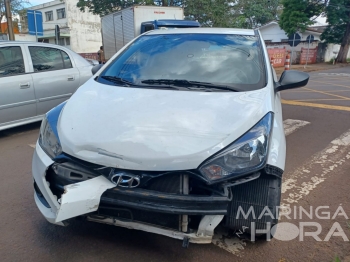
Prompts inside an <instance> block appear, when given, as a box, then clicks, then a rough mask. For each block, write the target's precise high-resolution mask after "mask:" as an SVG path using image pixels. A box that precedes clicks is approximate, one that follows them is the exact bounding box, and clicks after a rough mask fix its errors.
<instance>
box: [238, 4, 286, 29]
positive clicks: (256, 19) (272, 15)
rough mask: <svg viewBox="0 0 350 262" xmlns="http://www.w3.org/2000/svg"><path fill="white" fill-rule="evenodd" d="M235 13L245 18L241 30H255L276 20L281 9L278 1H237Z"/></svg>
mask: <svg viewBox="0 0 350 262" xmlns="http://www.w3.org/2000/svg"><path fill="white" fill-rule="evenodd" d="M234 7H235V13H236V14H238V15H239V17H244V18H245V23H243V26H242V27H243V28H256V27H258V26H261V25H263V24H266V23H268V22H270V21H272V20H277V19H278V17H279V15H280V13H281V11H282V7H281V4H280V0H237V1H236V5H235V6H234Z"/></svg>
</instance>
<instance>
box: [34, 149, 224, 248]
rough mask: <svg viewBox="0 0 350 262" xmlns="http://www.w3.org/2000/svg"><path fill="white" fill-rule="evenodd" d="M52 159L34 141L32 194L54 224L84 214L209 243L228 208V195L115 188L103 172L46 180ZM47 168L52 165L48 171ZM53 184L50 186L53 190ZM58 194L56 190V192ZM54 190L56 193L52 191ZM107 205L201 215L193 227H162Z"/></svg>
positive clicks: (95, 219) (179, 214) (41, 209)
mask: <svg viewBox="0 0 350 262" xmlns="http://www.w3.org/2000/svg"><path fill="white" fill-rule="evenodd" d="M53 164H54V162H53V161H52V160H51V159H50V158H49V157H48V156H47V155H46V153H45V152H44V151H43V150H42V149H41V147H40V145H39V144H38V143H37V144H36V148H35V152H34V156H33V168H32V169H33V170H32V171H33V177H34V184H35V193H34V199H35V202H36V204H37V206H38V208H39V210H40V211H41V213H42V215H43V216H44V217H45V218H46V219H47V220H48V221H49V222H50V223H53V224H57V225H66V224H67V223H66V222H67V219H69V218H72V217H77V216H80V215H86V217H87V219H88V220H89V221H94V222H99V223H106V224H111V225H116V226H121V227H126V228H130V229H138V230H143V231H147V232H153V233H157V234H161V235H165V236H169V237H172V238H176V239H184V238H187V239H188V240H189V242H193V243H210V242H211V238H212V236H213V233H214V229H215V227H216V226H217V225H218V224H219V223H220V222H221V221H222V219H223V217H224V215H225V214H226V213H227V207H228V203H229V201H230V199H229V198H228V196H194V195H178V194H173V193H164V192H156V191H152V190H146V189H121V188H116V187H115V185H114V184H113V183H111V182H110V181H109V180H108V179H107V178H105V177H104V176H98V177H95V178H92V179H89V180H86V181H82V182H78V183H71V184H69V183H68V184H67V181H66V182H63V183H60V182H62V180H60V181H52V180H50V183H51V184H50V183H49V182H48V181H47V175H48V173H49V172H52V165H53ZM50 170H51V171H50ZM52 189H54V190H52ZM59 191H60V192H61V194H57V192H59ZM53 192H54V193H53ZM106 209H113V210H121V209H127V210H129V211H130V210H131V211H130V212H133V211H132V210H140V211H141V212H143V213H145V212H144V211H147V212H149V213H152V214H156V215H157V214H159V215H160V217H161V214H160V213H165V214H166V215H169V216H172V218H174V217H175V218H176V220H177V221H179V217H182V216H183V215H185V216H188V215H196V216H197V217H199V218H200V219H199V222H198V224H197V227H198V228H197V229H196V230H195V231H193V230H187V231H186V232H181V226H180V228H177V229H176V228H174V227H172V228H171V227H170V228H169V227H166V226H161V225H159V224H156V225H155V224H154V223H152V222H153V221H152V220H149V221H137V220H136V219H135V218H134V217H133V216H131V217H130V218H127V219H125V217H118V215H113V214H112V215H111V213H108V212H107V214H106V213H103V211H104V210H106Z"/></svg>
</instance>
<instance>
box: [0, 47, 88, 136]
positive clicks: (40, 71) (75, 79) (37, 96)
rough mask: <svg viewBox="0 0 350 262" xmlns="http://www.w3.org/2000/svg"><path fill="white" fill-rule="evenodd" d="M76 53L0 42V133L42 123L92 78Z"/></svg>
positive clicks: (53, 48)
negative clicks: (23, 125)
mask: <svg viewBox="0 0 350 262" xmlns="http://www.w3.org/2000/svg"><path fill="white" fill-rule="evenodd" d="M91 68H92V65H91V64H90V63H89V62H88V61H86V60H85V59H84V58H83V57H81V56H80V55H78V54H76V53H74V52H73V51H71V50H69V49H67V48H65V47H62V46H57V45H50V44H42V43H35V42H11V41H1V42H0V130H3V129H7V128H11V127H15V126H19V125H22V124H27V123H32V122H36V121H40V120H41V119H42V118H43V117H44V115H45V113H46V112H47V111H49V110H50V109H52V108H53V107H55V106H57V105H59V104H60V103H62V102H63V101H65V100H67V99H68V98H69V97H70V96H71V95H72V94H73V93H74V92H75V91H76V90H77V88H78V87H79V86H81V85H82V84H83V83H85V82H86V81H87V80H88V79H89V78H90V77H91V76H92V73H91Z"/></svg>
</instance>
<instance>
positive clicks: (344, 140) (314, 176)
mask: <svg viewBox="0 0 350 262" xmlns="http://www.w3.org/2000/svg"><path fill="white" fill-rule="evenodd" d="M349 159H350V130H348V131H347V132H345V133H344V134H342V135H341V136H340V137H339V138H337V139H334V140H333V141H332V142H331V143H330V144H329V145H328V146H327V147H326V148H325V149H323V150H322V151H320V152H318V153H317V154H315V155H314V156H313V157H312V160H311V161H309V162H308V163H307V164H305V165H303V166H301V167H299V168H298V169H297V170H295V171H294V172H293V173H292V174H290V175H287V177H288V179H286V180H285V181H284V182H283V183H282V194H284V195H282V201H281V206H290V204H293V203H297V202H298V201H299V200H300V199H302V198H303V197H304V196H306V195H308V194H310V192H311V191H312V190H314V189H315V188H316V187H317V185H319V184H321V183H323V182H324V181H325V180H326V179H327V178H328V177H329V176H330V175H336V174H337V170H338V169H339V168H340V167H341V165H342V164H344V162H345V161H346V160H349ZM311 170H312V171H311ZM315 170H317V171H315ZM316 172H317V173H316Z"/></svg>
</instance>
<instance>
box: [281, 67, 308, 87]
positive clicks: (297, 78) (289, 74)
mask: <svg viewBox="0 0 350 262" xmlns="http://www.w3.org/2000/svg"><path fill="white" fill-rule="evenodd" d="M309 77H310V76H309V74H307V73H304V72H300V71H295V70H290V71H284V72H283V73H282V75H281V78H280V80H279V81H278V82H277V83H276V87H275V90H276V92H279V91H282V90H286V89H292V88H298V87H303V86H306V85H307V83H308V82H309Z"/></svg>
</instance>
